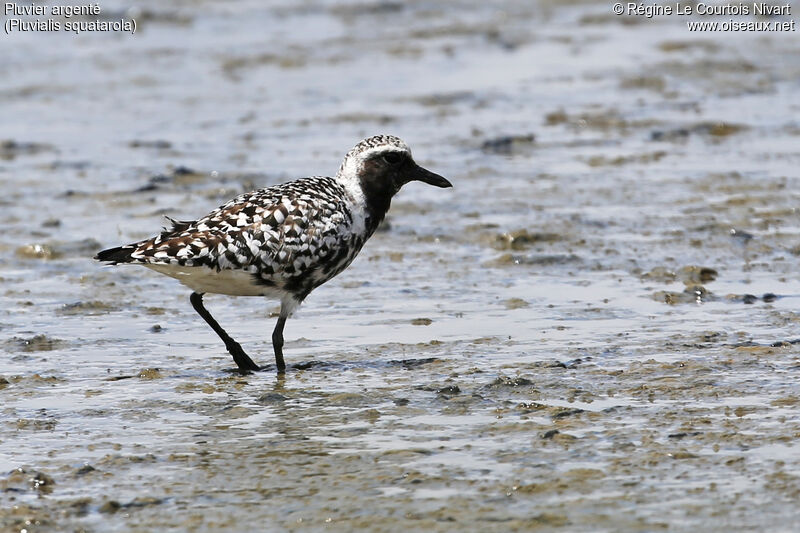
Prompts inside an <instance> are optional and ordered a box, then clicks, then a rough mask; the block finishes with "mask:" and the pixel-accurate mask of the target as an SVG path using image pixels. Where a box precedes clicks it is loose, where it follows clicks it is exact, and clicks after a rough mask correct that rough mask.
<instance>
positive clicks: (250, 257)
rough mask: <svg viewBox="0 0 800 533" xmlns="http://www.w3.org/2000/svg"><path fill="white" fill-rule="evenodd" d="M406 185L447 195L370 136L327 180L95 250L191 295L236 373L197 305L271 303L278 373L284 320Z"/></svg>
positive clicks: (231, 345)
mask: <svg viewBox="0 0 800 533" xmlns="http://www.w3.org/2000/svg"><path fill="white" fill-rule="evenodd" d="M410 181H421V182H424V183H428V184H430V185H434V186H436V187H452V184H451V183H450V182H449V181H447V180H446V179H445V178H443V177H442V176H439V175H438V174H434V173H433V172H430V171H429V170H426V169H424V168H422V167H420V166H419V165H417V164H416V163H415V162H414V159H413V158H412V157H411V150H410V149H409V147H408V145H407V144H406V143H405V142H403V141H402V140H401V139H399V138H397V137H394V136H392V135H376V136H374V137H369V138H367V139H364V140H363V141H361V142H359V143H358V144H356V145H355V147H353V149H352V150H350V151H349V152H347V154H346V155H345V158H344V161H343V162H342V164H341V166H340V167H339V171H338V172H337V173H336V175H335V176H334V177H322V176H313V177H310V178H303V179H299V180H295V181H291V182H288V183H283V184H281V185H274V186H272V187H267V188H264V189H259V190H256V191H253V192H249V193H246V194H242V195H240V196H237V197H236V198H234V199H233V200H231V201H229V202H228V203H226V204H225V205H223V206H221V207H219V208H218V209H215V210H214V211H212V212H211V213H209V214H208V215H206V216H204V217H203V218H200V219H198V220H192V221H179V220H173V219H171V218H169V217H167V218H168V219H169V221H170V222H171V223H172V227H171V228H170V229H166V228H165V229H164V231H162V232H161V233H160V234H159V235H157V236H155V237H153V238H151V239H147V240H144V241H140V242H135V243H132V244H126V245H124V246H117V247H116V248H109V249H108V250H103V251H102V252H99V253H98V254H97V255H96V256H95V259H97V260H99V261H106V262H108V263H110V264H112V265H117V264H135V265H142V266H145V267H147V268H150V269H152V270H155V271H156V272H159V273H161V274H165V275H167V276H170V277H173V278H175V279H177V280H178V281H180V282H181V283H182V284H183V285H186V286H187V287H189V288H190V289H192V291H193V292H192V294H191V296H190V298H189V300H190V301H191V303H192V307H194V309H195V311H197V313H198V314H199V315H200V316H201V317H203V319H204V320H205V321H206V322H207V323H208V325H209V326H211V328H212V329H213V330H214V331H215V332H216V333H217V335H219V337H220V338H221V339H222V341H223V342H224V343H225V348H226V349H227V350H228V353H230V354H231V355H232V356H233V360H234V361H235V362H236V365H237V366H238V367H239V371H240V372H242V373H246V372H249V371H256V370H260V367H259V366H258V365H256V364H255V363H254V362H253V360H252V359H250V357H249V356H248V355H247V354H246V353H245V351H244V350H243V349H242V347H241V345H240V344H239V343H238V342H236V341H235V340H234V339H233V338H231V336H230V335H228V333H226V331H225V330H224V329H222V327H221V326H220V325H219V323H218V322H217V321H216V320H215V319H214V317H212V316H211V314H210V313H209V312H208V310H206V308H205V307H204V306H203V295H204V294H206V293H214V294H226V295H229V296H265V297H268V298H272V299H277V300H279V301H280V303H281V309H280V315H279V316H278V321H277V323H276V324H275V329H274V330H273V332H272V347H273V350H274V352H275V363H276V366H277V369H278V372H279V373H283V372H284V371H285V369H286V363H285V362H284V360H283V328H284V326H285V325H286V319H287V318H288V317H289V316H290V315H291V314H292V313H293V312H294V311H295V309H297V307H298V306H299V305H300V304H301V303H302V302H303V300H305V298H306V297H307V296H308V295H309V294H310V293H311V291H313V290H314V289H316V288H317V287H319V286H320V285H322V284H323V283H325V282H326V281H328V280H330V279H331V278H333V277H334V276H336V275H337V274H339V273H340V272H342V271H343V270H344V269H345V268H347V266H348V265H350V263H351V262H352V261H353V259H355V257H356V255H358V252H359V251H361V247H362V246H364V243H365V242H366V241H367V239H369V238H370V236H372V234H373V233H374V232H375V229H376V228H377V227H378V224H380V222H381V221H382V220H383V218H384V217H385V216H386V212H387V211H388V210H389V205H390V203H391V200H392V197H393V196H394V195H395V194H396V193H397V192H398V191H399V190H400V188H401V187H402V186H403V185H405V184H406V183H408V182H410Z"/></svg>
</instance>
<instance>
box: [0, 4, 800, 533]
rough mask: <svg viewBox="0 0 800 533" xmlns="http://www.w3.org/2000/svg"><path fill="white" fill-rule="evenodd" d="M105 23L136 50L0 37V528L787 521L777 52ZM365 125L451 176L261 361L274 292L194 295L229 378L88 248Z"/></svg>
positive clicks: (174, 316)
mask: <svg viewBox="0 0 800 533" xmlns="http://www.w3.org/2000/svg"><path fill="white" fill-rule="evenodd" d="M127 9H128V7H127V6H124V5H122V4H119V5H117V4H115V3H108V4H106V3H104V4H103V10H104V13H106V14H108V16H112V15H113V16H114V17H117V16H120V17H124V16H136V17H137V18H138V20H137V21H138V23H139V28H140V30H137V31H138V33H137V35H136V36H135V38H134V39H130V38H128V37H125V36H115V35H97V36H94V35H84V36H81V37H80V38H77V39H76V38H74V37H67V36H64V35H35V36H32V35H14V36H10V37H4V42H3V45H4V48H6V49H7V50H6V53H4V54H3V57H2V58H0V65H3V66H5V67H8V68H13V69H14V72H15V73H16V75H15V77H13V78H7V79H4V80H3V81H2V82H0V96H2V98H3V102H4V104H3V112H4V123H5V124H7V127H4V129H3V132H2V133H1V134H0V138H2V142H0V184H2V186H3V190H4V191H5V194H4V195H3V198H2V199H0V205H2V210H0V219H1V220H2V224H3V227H4V228H6V231H4V232H3V234H2V236H0V333H1V334H2V335H1V336H0V354H2V357H0V413H2V416H1V417H0V425H2V431H0V530H2V531H21V530H23V529H24V530H26V531H29V532H33V531H185V530H193V531H223V530H234V529H252V528H253V527H254V524H257V525H259V527H262V526H263V528H264V529H265V530H270V531H273V530H274V531H282V530H289V531H291V530H297V531H328V530H332V531H349V530H355V529H368V530H373V531H390V532H394V531H403V530H429V531H456V530H458V531H463V530H467V531H537V530H541V531H557V530H560V531H658V530H665V531H687V530H701V531H707V530H726V531H752V530H771V531H791V530H794V529H797V528H798V527H800V524H798V521H800V516H799V515H798V512H797V505H796V502H797V499H798V496H800V460H798V453H797V444H796V442H797V439H798V436H800V405H798V403H799V402H800V388H799V387H798V385H797V382H798V377H800V342H799V340H800V330H799V329H798V321H799V320H800V314H798V312H797V309H798V304H799V303H800V278H798V268H797V267H798V260H799V256H800V224H799V223H798V222H799V219H798V212H797V208H798V204H799V203H800V202H798V200H800V194H798V192H797V191H798V190H800V187H798V186H799V185H800V183H799V182H800V180H799V179H798V176H797V170H796V169H797V168H800V167H799V166H798V163H799V162H800V161H798V160H799V159H800V156H799V155H798V153H797V150H796V146H797V140H798V136H799V135H800V127H799V126H798V123H797V120H796V118H795V116H796V113H794V112H795V111H797V104H796V103H795V102H796V100H797V98H796V94H797V88H796V81H795V80H796V79H797V77H798V74H800V59H798V58H800V55H799V54H797V46H798V42H797V40H796V38H795V37H794V36H792V35H786V34H783V35H782V34H755V33H754V34H736V35H734V34H726V33H714V34H711V33H689V32H687V31H686V26H685V23H684V21H682V20H679V19H675V18H672V19H670V18H656V19H650V20H647V19H639V18H631V17H622V18H620V17H615V16H614V15H613V14H611V12H610V6H604V5H601V4H597V3H595V2H567V3H564V2H546V1H542V2H531V3H525V4H524V5H522V3H518V2H508V3H501V4H493V5H492V6H491V7H485V6H484V5H483V4H480V3H472V2H463V3H460V4H459V10H458V14H457V16H455V15H453V13H452V8H451V7H450V5H449V4H447V5H445V4H437V3H415V2H411V3H391V2H384V3H327V2H319V3H306V4H303V6H302V7H298V6H296V5H295V4H293V3H286V4H277V5H273V6H270V7H263V6H261V5H260V4H258V5H256V4H255V3H248V2H241V3H240V2H237V3H229V4H226V5H225V6H224V7H222V6H219V5H217V4H214V3H205V2H198V3H193V4H192V5H182V4H175V5H169V6H167V5H162V4H160V3H149V2H145V3H142V4H141V5H140V6H139V7H138V10H136V11H133V12H129V11H127ZM264 27H275V28H278V29H276V30H275V32H274V33H272V32H265V31H264V30H263V28H264ZM259 28H260V29H259ZM301 30H303V31H301ZM34 43H38V44H45V43H46V44H49V45H58V46H49V47H42V46H38V47H33V46H31V45H32V44H34ZM123 59H124V61H122V60H123ZM321 80H322V81H321ZM365 102H366V103H365ZM378 132H388V133H394V134H397V135H400V136H401V137H403V138H405V139H406V140H407V141H408V142H409V143H410V144H411V146H412V149H413V150H414V154H415V157H416V158H417V159H418V160H419V162H420V163H421V164H423V165H424V166H426V167H428V168H431V169H432V170H434V171H436V172H438V173H440V174H442V175H444V176H446V177H448V178H449V179H450V180H451V181H452V182H453V183H454V185H455V187H454V189H453V190H452V191H446V192H445V193H442V191H438V190H437V191H433V190H427V189H426V188H424V187H419V188H414V187H412V186H409V187H408V188H407V189H404V191H403V192H402V193H401V194H400V195H399V196H398V197H397V198H396V199H395V201H394V203H393V207H392V210H391V211H390V214H389V219H388V221H387V224H386V225H385V226H384V227H383V228H382V229H381V231H380V232H379V233H377V234H376V235H375V236H374V237H373V239H372V240H371V241H370V242H369V243H368V244H367V245H366V247H365V249H364V251H363V252H362V254H361V256H360V257H359V258H358V259H357V260H356V261H355V262H354V264H353V265H352V266H351V267H350V268H349V269H348V270H347V271H345V272H344V273H343V274H342V275H340V276H339V277H338V278H336V279H335V280H333V281H331V282H330V283H329V284H327V285H325V286H324V287H322V288H320V289H318V290H317V291H316V292H315V293H314V294H312V296H311V297H309V299H308V300H307V302H306V303H305V304H304V306H303V307H302V308H301V309H300V311H299V312H298V313H297V315H296V317H294V318H292V319H290V320H289V322H288V324H287V328H286V341H287V343H286V346H285V355H286V359H287V363H288V365H289V370H288V372H287V374H286V375H285V377H277V376H276V375H275V373H274V364H272V365H271V363H273V362H272V360H271V355H270V354H271V351H272V350H271V346H270V344H269V334H270V332H271V330H272V327H273V324H274V320H275V316H274V313H275V311H276V308H277V306H276V305H275V304H273V303H269V302H267V303H265V302H263V301H261V300H259V299H246V298H238V299H234V298H227V297H221V296H209V297H207V305H208V307H209V309H210V310H211V312H212V313H214V315H215V316H216V317H217V318H218V319H219V321H220V323H221V324H223V325H224V326H225V327H226V328H227V329H228V331H229V332H231V333H232V335H233V336H234V337H236V338H237V339H238V340H240V341H241V342H242V344H243V346H244V347H245V349H246V350H247V351H248V352H249V353H250V355H251V356H252V357H253V358H254V359H255V360H256V361H257V362H259V363H261V364H265V365H267V367H268V368H267V370H266V371H264V372H261V373H258V374H251V375H246V376H242V375H239V374H237V373H235V372H233V371H232V368H233V363H232V361H231V360H230V357H229V356H228V355H227V354H226V353H225V351H224V349H223V347H222V346H221V345H220V343H219V341H218V339H217V338H216V336H215V335H214V333H213V332H211V331H210V330H208V328H207V327H206V326H205V324H203V323H202V321H201V320H200V319H199V317H197V316H196V315H195V314H194V312H193V311H192V309H191V306H190V305H189V302H188V291H186V290H184V289H183V288H181V287H179V286H178V285H177V284H176V283H174V282H173V281H172V280H169V279H166V278H164V279H162V278H161V277H158V276H157V275H155V274H153V273H150V272H147V271H140V270H136V269H124V268H118V269H108V268H100V267H99V266H98V265H96V264H93V263H92V261H91V259H90V257H91V256H92V255H93V254H94V253H95V252H96V251H97V250H99V249H101V248H102V247H105V246H110V245H115V244H119V243H123V242H130V241H134V240H136V239H140V238H144V237H147V236H150V235H151V234H153V233H154V232H155V231H157V230H158V228H159V227H160V225H162V224H164V220H163V219H162V218H161V216H162V215H163V214H166V215H169V216H172V217H174V218H177V219H188V218H191V217H196V216H199V215H202V214H204V213H206V212H207V211H208V210H210V209H212V208H214V207H216V206H217V205H220V204H221V203H223V202H224V201H226V200H227V199H229V198H230V197H232V196H234V195H236V194H238V193H240V192H244V191H246V190H251V189H252V188H255V187H261V186H265V185H269V184H272V183H277V182H280V181H284V180H287V179H291V178H295V177H300V176H304V175H311V174H320V173H323V174H325V173H332V172H334V171H335V169H336V168H337V167H338V165H339V162H340V159H341V157H342V155H343V154H344V152H345V151H346V150H347V149H349V147H350V146H352V144H353V143H354V142H355V141H357V140H358V139H360V138H362V137H364V136H367V135H370V134H373V133H378Z"/></svg>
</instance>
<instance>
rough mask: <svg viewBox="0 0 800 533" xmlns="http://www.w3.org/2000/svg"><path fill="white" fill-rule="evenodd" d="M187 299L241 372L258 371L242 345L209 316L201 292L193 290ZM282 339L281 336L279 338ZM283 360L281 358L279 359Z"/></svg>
mask: <svg viewBox="0 0 800 533" xmlns="http://www.w3.org/2000/svg"><path fill="white" fill-rule="evenodd" d="M189 301H191V302H192V307H194V310H195V311H197V314H199V315H200V316H201V317H203V320H205V321H206V322H207V323H208V325H209V326H211V329H213V330H214V331H215V332H216V333H217V335H219V338H220V339H222V341H223V342H224V343H225V348H227V349H228V353H229V354H231V355H232V356H233V360H234V361H235V362H236V365H237V366H238V367H239V370H240V371H242V372H246V371H248V370H252V371H258V370H260V368H258V365H257V364H255V363H254V362H253V360H252V359H250V357H249V356H248V355H247V354H246V353H244V350H242V347H241V346H240V345H239V343H238V342H236V341H235V340H233V339H232V338H231V336H230V335H228V334H227V333H226V332H225V330H224V329H222V327H220V325H219V324H218V323H217V321H216V320H214V317H213V316H211V313H209V312H208V311H207V310H206V308H205V307H203V294H202V293H199V292H193V293H192V295H191V296H190V297H189ZM273 338H274V337H273ZM281 341H283V338H281ZM281 361H283V359H281Z"/></svg>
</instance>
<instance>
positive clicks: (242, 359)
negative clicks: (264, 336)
mask: <svg viewBox="0 0 800 533" xmlns="http://www.w3.org/2000/svg"><path fill="white" fill-rule="evenodd" d="M225 347H226V348H227V349H228V353H229V354H231V355H232V356H233V361H234V362H235V363H236V366H238V367H239V372H241V373H242V374H248V373H250V372H258V371H259V370H261V367H259V366H258V365H257V364H255V362H254V361H253V360H252V359H250V356H249V355H247V354H246V353H245V352H244V350H242V346H241V345H240V344H239V343H238V342H236V341H234V340H232V341H230V342H226V343H225Z"/></svg>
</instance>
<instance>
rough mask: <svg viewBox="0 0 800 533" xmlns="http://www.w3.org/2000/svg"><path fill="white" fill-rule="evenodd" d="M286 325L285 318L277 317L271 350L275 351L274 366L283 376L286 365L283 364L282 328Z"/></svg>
mask: <svg viewBox="0 0 800 533" xmlns="http://www.w3.org/2000/svg"><path fill="white" fill-rule="evenodd" d="M285 325H286V317H285V316H283V313H281V316H279V317H278V323H277V324H275V329H274V330H273V332H272V348H273V349H274V350H275V364H276V365H277V366H278V372H279V373H281V374H283V373H284V372H285V371H286V363H284V362H283V326H285Z"/></svg>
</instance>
